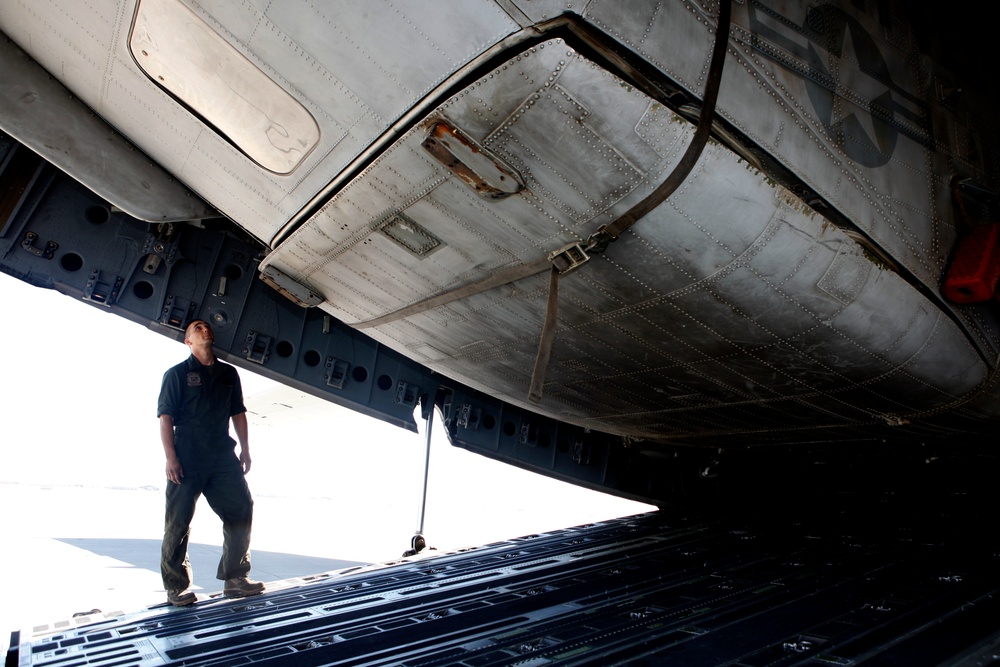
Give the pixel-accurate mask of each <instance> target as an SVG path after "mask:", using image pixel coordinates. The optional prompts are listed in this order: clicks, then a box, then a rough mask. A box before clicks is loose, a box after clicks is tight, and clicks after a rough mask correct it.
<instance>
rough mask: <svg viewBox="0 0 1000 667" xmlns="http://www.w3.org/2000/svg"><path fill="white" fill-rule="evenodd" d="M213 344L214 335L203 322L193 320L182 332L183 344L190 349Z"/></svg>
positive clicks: (209, 326) (209, 327)
mask: <svg viewBox="0 0 1000 667" xmlns="http://www.w3.org/2000/svg"><path fill="white" fill-rule="evenodd" d="M214 342H215V333H214V332H213V331H212V327H211V325H210V324H209V323H208V322H206V321H205V320H194V321H192V322H191V324H189V325H188V326H187V329H185V330H184V343H185V344H186V345H189V346H191V347H195V346H201V345H211V344H212V343H214Z"/></svg>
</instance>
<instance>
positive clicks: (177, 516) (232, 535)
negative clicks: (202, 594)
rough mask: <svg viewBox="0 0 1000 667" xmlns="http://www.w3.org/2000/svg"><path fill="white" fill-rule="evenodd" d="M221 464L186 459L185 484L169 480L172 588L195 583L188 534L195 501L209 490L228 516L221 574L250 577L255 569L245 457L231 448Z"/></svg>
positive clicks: (165, 572) (165, 552) (165, 562)
mask: <svg viewBox="0 0 1000 667" xmlns="http://www.w3.org/2000/svg"><path fill="white" fill-rule="evenodd" d="M219 458H220V459H222V460H220V461H218V462H216V464H214V465H212V464H207V465H206V464H205V463H204V462H202V463H201V464H191V463H186V462H184V461H183V459H182V461H181V465H182V466H183V468H184V477H183V479H181V483H180V484H174V483H173V482H170V481H168V482H167V504H166V517H165V520H164V528H163V545H162V547H161V551H160V574H161V575H162V576H163V587H164V588H165V589H166V590H184V589H186V588H188V587H190V586H191V578H192V571H191V561H190V560H189V559H188V538H189V537H190V535H191V519H193V518H194V508H195V504H196V503H197V502H198V498H199V497H201V496H202V495H203V494H204V496H205V499H206V500H207V501H208V504H209V506H210V507H211V508H212V510H213V511H214V512H215V513H216V514H217V515H218V516H219V518H220V519H222V558H221V559H220V561H219V569H218V572H217V573H216V577H218V578H219V579H230V578H233V577H245V576H246V575H247V574H248V573H249V572H250V526H251V524H252V522H253V499H252V498H251V497H250V489H249V487H247V482H246V479H244V477H243V470H242V469H241V468H240V465H239V460H238V459H237V458H236V456H235V454H232V453H231V452H229V453H227V454H223V455H222V456H220V457H219Z"/></svg>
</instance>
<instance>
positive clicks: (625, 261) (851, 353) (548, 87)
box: [265, 39, 988, 438]
mask: <svg viewBox="0 0 1000 667" xmlns="http://www.w3.org/2000/svg"><path fill="white" fill-rule="evenodd" d="M526 81H527V82H529V83H530V84H531V85H530V86H528V85H526V84H525V82H526ZM508 82H509V83H508ZM442 127H447V128H451V129H449V130H448V132H449V133H450V134H449V135H448V136H449V137H451V138H449V139H448V141H459V142H461V146H458V145H457V144H456V146H457V148H455V149H454V150H457V151H458V152H457V153H447V154H446V155H445V154H442V153H435V150H436V149H435V150H429V149H428V148H427V142H428V141H430V140H431V134H433V133H436V132H439V131H440V128H442ZM625 127H627V128H630V130H629V131H628V132H624V131H623V128H625ZM692 132H693V128H692V126H691V125H690V123H689V122H688V121H686V120H684V119H682V118H681V117H680V116H678V115H677V114H675V113H674V112H672V111H670V110H668V109H667V108H665V107H663V106H662V105H659V104H657V103H656V102H655V101H654V100H651V99H649V98H647V97H646V96H645V95H644V94H642V93H640V92H638V91H637V90H635V89H634V88H632V87H631V86H628V85H625V84H624V83H623V82H622V81H621V80H620V79H618V78H617V77H616V76H614V75H612V74H611V73H610V72H608V71H606V70H604V69H603V68H600V67H598V66H596V65H595V64H594V63H593V62H591V61H589V60H588V59H587V58H585V57H583V56H582V55H580V54H579V53H577V52H575V51H574V50H573V49H572V48H571V47H570V46H569V45H568V44H566V43H565V42H563V41H562V40H557V39H554V40H549V41H547V42H545V43H543V44H539V45H537V46H535V47H531V48H529V49H527V50H526V51H525V52H523V53H521V54H520V55H517V56H514V57H512V58H511V59H509V60H508V61H507V62H506V63H504V64H502V65H500V66H498V67H497V68H496V69H495V70H493V71H492V72H491V73H489V74H487V75H485V76H484V77H483V78H482V79H480V80H479V81H476V82H474V83H473V84H471V85H470V86H469V87H468V88H467V89H466V90H464V91H463V92H461V93H459V94H458V95H456V96H455V97H453V98H452V99H451V100H449V101H447V102H446V103H444V104H443V105H442V106H441V107H439V108H438V109H436V110H435V111H433V112H432V113H431V114H430V115H429V116H428V118H427V119H425V121H423V122H421V123H418V124H417V125H416V126H415V127H414V128H413V129H412V130H410V131H409V132H408V133H407V134H406V135H404V136H403V137H402V138H401V139H400V140H399V141H398V142H397V143H396V144H395V145H394V146H393V147H392V148H391V149H390V150H388V151H387V152H386V153H385V154H384V155H382V156H381V157H380V158H379V159H378V160H376V161H375V162H374V163H373V164H372V165H371V166H370V167H369V168H368V169H367V170H365V171H364V172H363V173H362V174H361V175H360V176H358V177H357V178H356V179H355V180H354V181H353V182H352V183H350V184H349V185H348V186H347V187H345V188H344V189H343V190H342V191H341V192H340V193H339V194H338V195H336V196H335V197H334V198H333V199H332V200H331V201H330V202H329V203H328V204H327V205H326V206H325V207H324V208H323V209H322V210H321V211H319V212H318V213H317V214H316V215H315V216H314V217H313V218H312V219H311V220H310V221H309V222H308V224H306V225H304V226H303V227H302V228H300V229H299V230H298V231H296V232H295V233H294V234H293V235H291V236H290V237H289V238H288V239H287V240H286V241H285V242H284V243H283V244H282V245H281V246H280V247H279V248H277V249H276V250H275V251H274V252H273V253H272V254H271V255H270V256H269V257H268V258H267V259H266V260H265V264H273V265H274V266H276V267H277V268H279V269H280V270H282V271H284V272H285V273H288V274H289V275H291V276H292V277H293V278H294V279H295V280H297V281H299V282H301V283H303V284H306V285H309V286H310V288H311V289H313V290H315V291H318V292H319V293H322V294H323V295H324V297H325V299H326V302H325V303H324V304H323V305H322V307H323V308H324V309H325V310H326V311H327V312H330V313H332V314H333V315H335V316H337V317H338V318H340V319H341V320H343V321H345V322H347V323H348V324H351V323H354V324H356V325H360V326H365V327H366V326H367V324H366V322H368V321H369V320H375V319H377V318H386V319H385V321H381V320H380V323H377V324H374V325H372V327H371V328H370V329H368V331H370V332H371V335H372V337H373V338H375V340H377V341H379V342H380V343H383V344H385V345H387V346H389V347H391V348H393V349H395V350H397V351H399V352H401V353H403V354H406V355H407V356H409V357H411V358H414V359H416V360H417V361H419V362H421V363H424V364H426V365H427V366H428V367H429V368H431V369H434V370H436V371H439V372H441V373H443V374H445V375H447V376H449V377H452V378H455V379H457V380H459V381H461V382H463V383H466V384H468V385H469V386H471V387H473V388H476V389H480V390H482V391H485V392H489V393H492V394H495V395H497V396H499V397H501V398H503V399H504V400H507V401H510V402H511V403H513V404H515V405H520V406H523V407H526V408H530V409H536V410H540V411H541V412H543V413H544V414H547V415H549V416H553V417H556V418H559V419H564V420H566V421H569V422H571V423H575V424H577V425H581V426H586V427H590V428H594V429H601V430H610V431H611V432H614V433H620V434H625V435H632V436H644V437H654V438H656V437H659V438H675V437H684V438H697V437H699V436H707V435H711V434H720V433H740V432H746V431H747V430H748V428H747V424H752V425H753V426H752V430H756V431H765V432H767V431H774V432H779V431H783V430H787V429H789V428H793V429H809V428H824V429H826V428H828V427H831V426H840V427H845V426H850V425H851V424H856V423H863V422H871V421H875V422H879V423H885V422H889V423H896V422H898V421H900V420H905V419H906V415H912V414H917V413H922V412H924V411H927V410H937V409H943V408H946V407H948V406H951V405H957V404H958V402H960V401H961V400H962V396H963V395H965V394H967V393H969V392H971V391H973V390H974V389H975V388H976V387H977V386H978V385H979V384H980V383H981V382H982V381H983V380H984V379H985V377H986V375H987V370H988V369H987V368H986V366H985V364H983V362H982V360H981V359H980V357H979V356H978V354H977V352H976V350H974V349H973V348H972V346H971V345H970V344H969V342H968V341H967V339H966V338H965V335H964V334H963V333H962V332H961V331H960V330H959V328H958V326H957V325H956V324H955V323H954V322H953V321H952V320H950V319H948V318H947V317H944V316H942V314H941V313H940V311H939V310H938V308H937V307H936V306H935V305H933V304H932V303H931V302H930V301H928V300H927V299H926V297H924V296H923V295H921V294H920V293H919V292H918V291H917V290H915V289H914V288H913V287H912V286H911V285H909V284H907V283H906V282H905V281H904V280H902V279H901V278H900V277H899V276H898V275H896V274H895V273H893V272H891V271H889V270H886V268H885V267H884V266H882V265H881V264H880V263H879V262H878V261H877V260H875V259H873V258H872V257H871V256H870V255H869V254H868V253H866V252H865V250H864V248H862V247H861V246H859V245H858V244H857V243H856V242H855V241H854V240H852V238H851V237H849V236H848V235H847V234H846V233H845V232H844V231H842V230H841V229H840V228H838V227H836V226H834V225H831V224H830V223H829V221H828V220H826V219H825V218H823V217H821V216H820V215H818V214H817V213H816V212H815V211H814V210H812V209H811V208H809V207H807V206H804V205H803V204H802V203H801V201H800V200H799V199H798V198H796V197H794V196H793V195H792V194H791V193H790V192H789V191H788V190H786V189H785V188H783V187H781V186H780V185H778V184H776V183H774V182H773V181H771V180H770V179H768V178H767V177H766V176H765V175H764V174H762V173H761V172H760V171H758V170H757V169H756V168H755V167H753V166H751V165H750V164H748V163H747V162H745V161H743V160H742V159H740V158H739V157H737V155H736V154H735V153H733V152H732V151H730V150H729V149H728V148H726V147H724V146H722V145H720V144H715V143H713V144H710V145H709V146H708V147H707V148H706V149H705V151H704V153H703V155H702V157H701V159H700V161H699V163H698V165H697V167H696V168H695V170H694V171H693V172H692V174H691V175H690V176H689V178H688V179H687V181H686V182H685V183H684V184H683V185H682V186H681V187H680V188H679V189H678V190H677V191H676V192H675V193H674V195H673V196H672V197H671V198H670V199H668V200H667V201H666V202H665V203H663V204H662V205H661V206H659V207H658V208H657V209H655V210H654V211H653V212H651V213H650V214H648V215H647V216H645V217H644V218H643V219H642V220H640V221H639V222H638V223H637V224H636V225H635V226H634V227H632V228H631V229H630V230H629V231H628V232H626V233H625V234H624V235H623V236H622V237H621V239H619V240H618V242H616V243H614V244H612V245H611V246H610V247H608V249H607V250H606V251H605V252H604V253H603V254H598V255H594V256H593V258H592V259H591V260H590V261H589V262H587V263H586V264H584V265H583V266H581V267H580V268H578V269H575V270H574V271H573V272H571V273H567V274H565V275H564V276H563V277H562V278H561V279H560V281H559V297H558V303H559V320H558V325H557V330H556V338H555V345H554V351H553V357H552V359H551V361H550V363H549V365H548V367H547V368H546V369H545V372H546V376H545V393H544V398H543V400H542V401H541V403H540V404H539V405H538V406H534V405H532V404H531V403H530V402H529V401H528V399H527V391H528V386H529V384H530V381H531V376H532V368H533V364H534V359H535V353H536V350H537V348H538V340H539V336H540V334H541V331H542V329H543V325H544V320H545V312H546V302H547V299H548V290H549V279H548V275H547V274H548V271H547V268H546V265H544V264H543V265H542V266H541V268H539V269H538V270H537V271H533V273H529V274H528V275H526V276H521V277H519V278H517V279H516V280H511V281H509V282H506V283H503V284H500V285H492V286H486V287H483V288H481V289H477V288H476V285H477V283H479V282H480V281H486V280H488V279H490V278H491V277H492V276H495V275H497V273H498V272H501V271H506V270H510V269H512V268H514V269H516V268H518V267H521V266H524V265H529V264H531V263H532V262H535V261H537V260H539V259H540V258H542V257H544V256H545V255H546V254H548V253H551V252H553V251H557V250H559V249H560V248H562V247H563V246H564V245H565V244H566V243H569V242H572V241H576V240H581V239H586V238H587V237H588V236H589V235H590V234H591V233H593V232H595V231H596V230H597V227H598V226H600V225H601V224H604V223H606V222H609V221H611V220H613V219H614V218H615V217H617V215H619V214H621V213H622V212H624V210H626V209H627V208H628V207H629V206H631V205H633V204H634V203H635V202H637V201H639V200H640V199H641V198H643V197H644V196H645V195H646V194H648V193H649V192H650V191H651V190H652V189H653V188H654V187H655V186H656V185H657V184H658V183H659V181H660V180H662V179H663V178H664V177H665V175H666V173H668V172H669V170H670V168H671V167H672V165H673V164H676V162H677V160H678V159H679V155H680V153H681V152H682V150H683V148H684V147H685V146H686V145H687V143H688V142H689V141H690V137H691V135H692ZM455 137H459V139H455ZM612 137H613V139H612ZM462 146H464V148H462ZM459 149H461V150H459ZM463 151H464V152H463ZM442 155H445V157H444V158H442V157H441V156H442ZM449 156H450V157H449ZM442 160H444V161H442ZM448 160H452V162H451V163H448ZM491 165H495V166H496V168H497V169H500V170H501V171H496V172H493V173H494V174H497V173H510V174H515V173H516V177H517V178H519V179H521V180H522V181H523V188H521V187H520V186H519V187H518V188H515V189H513V190H511V191H510V192H507V193H504V194H502V195H490V196H488V197H487V196H484V194H483V192H482V191H479V187H480V184H481V183H482V184H485V182H486V181H485V180H481V179H485V178H486V176H484V175H483V174H486V173H488V172H489V171H490V170H492V169H493V168H494V167H493V166H491ZM477 170H478V171H479V172H483V174H479V175H478V176H477V175H476V174H477ZM404 175H405V176H404ZM395 225H403V227H404V228H405V230H406V231H405V233H402V235H401V232H400V230H397V231H396V232H393V231H392V230H393V229H394V227H393V226H395ZM424 241H426V244H424ZM422 244H424V245H426V248H424V247H423V245H422ZM417 246H420V248H419V252H418V251H417V250H416V248H417ZM470 286H471V287H470ZM456 290H467V292H468V293H464V292H463V295H462V296H461V298H457V299H454V300H451V301H447V302H445V303H443V304H442V305H438V306H437V307H432V308H428V309H425V310H423V311H419V312H412V313H411V312H406V311H404V310H403V309H406V308H410V307H413V306H414V304H419V303H420V302H421V301H423V300H425V299H428V298H431V297H439V296H441V295H448V294H449V293H450V292H453V291H456ZM396 313H398V315H395V314H396ZM651 422H652V423H653V425H652V426H651Z"/></svg>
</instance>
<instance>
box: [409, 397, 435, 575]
mask: <svg viewBox="0 0 1000 667" xmlns="http://www.w3.org/2000/svg"><path fill="white" fill-rule="evenodd" d="M433 424H434V404H433V403H431V405H430V409H428V410H427V420H426V422H425V427H424V430H425V432H426V433H425V440H426V447H425V449H424V488H423V493H422V494H421V497H420V523H419V525H418V526H417V532H416V533H414V535H413V537H412V538H411V539H410V548H409V549H408V550H407V551H404V552H403V556H404V557H405V556H415V555H416V554H418V553H420V552H421V551H423V550H424V549H425V548H427V540H425V539H424V515H425V514H426V512H427V480H428V478H429V476H430V470H431V426H432V425H433Z"/></svg>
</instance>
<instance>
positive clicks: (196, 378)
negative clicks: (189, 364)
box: [187, 371, 201, 387]
mask: <svg viewBox="0 0 1000 667" xmlns="http://www.w3.org/2000/svg"><path fill="white" fill-rule="evenodd" d="M187 386H189V387H200V386H201V374H200V373H197V372H195V371H192V372H190V373H188V374H187Z"/></svg>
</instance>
